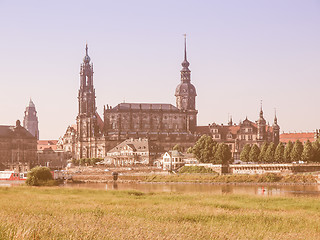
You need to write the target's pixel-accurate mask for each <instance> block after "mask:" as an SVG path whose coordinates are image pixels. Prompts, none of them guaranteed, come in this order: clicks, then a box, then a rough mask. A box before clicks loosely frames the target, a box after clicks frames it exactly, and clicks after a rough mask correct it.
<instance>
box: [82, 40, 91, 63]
mask: <svg viewBox="0 0 320 240" xmlns="http://www.w3.org/2000/svg"><path fill="white" fill-rule="evenodd" d="M90 60H91V59H90V57H89V55H88V43H86V56H85V57H84V58H83V61H84V63H89V62H90Z"/></svg>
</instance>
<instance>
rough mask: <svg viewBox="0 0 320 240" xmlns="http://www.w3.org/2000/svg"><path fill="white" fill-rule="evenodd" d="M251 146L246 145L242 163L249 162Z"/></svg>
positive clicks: (241, 158)
mask: <svg viewBox="0 0 320 240" xmlns="http://www.w3.org/2000/svg"><path fill="white" fill-rule="evenodd" d="M250 150H251V145H250V144H246V145H244V147H243V149H242V151H241V154H240V160H241V161H242V162H249V155H250Z"/></svg>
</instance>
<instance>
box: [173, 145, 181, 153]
mask: <svg viewBox="0 0 320 240" xmlns="http://www.w3.org/2000/svg"><path fill="white" fill-rule="evenodd" d="M172 150H176V151H178V152H182V150H183V149H182V147H181V145H180V144H176V145H175V146H174V147H173V148H172Z"/></svg>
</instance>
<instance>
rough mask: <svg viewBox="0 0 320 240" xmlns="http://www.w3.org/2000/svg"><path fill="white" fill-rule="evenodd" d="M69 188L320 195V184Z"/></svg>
mask: <svg viewBox="0 0 320 240" xmlns="http://www.w3.org/2000/svg"><path fill="white" fill-rule="evenodd" d="M63 187H68V188H94V189H104V190H106V191H108V190H137V191H142V192H190V193H197V192H208V193H214V194H249V195H261V196H317V197H318V196H320V185H307V186H288V185H286V186H278V185H266V186H262V185H259V186H258V185H213V184H194V183H190V184H189V183H187V184H183V183H170V184H168V183H167V184H166V183H116V184H113V183H108V184H106V183H80V184H74V183H73V184H69V183H68V184H65V185H63Z"/></svg>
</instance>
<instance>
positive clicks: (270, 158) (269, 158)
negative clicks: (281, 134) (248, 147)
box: [264, 142, 276, 163]
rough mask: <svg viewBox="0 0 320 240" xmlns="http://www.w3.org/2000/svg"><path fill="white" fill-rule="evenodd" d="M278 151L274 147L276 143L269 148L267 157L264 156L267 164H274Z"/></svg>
mask: <svg viewBox="0 0 320 240" xmlns="http://www.w3.org/2000/svg"><path fill="white" fill-rule="evenodd" d="M275 150H276V147H275V146H274V143H273V142H272V143H270V144H269V146H268V148H267V151H266V153H265V156H264V160H265V162H267V163H273V162H274V152H275Z"/></svg>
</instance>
